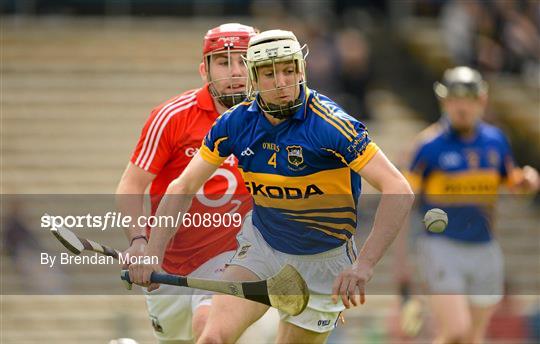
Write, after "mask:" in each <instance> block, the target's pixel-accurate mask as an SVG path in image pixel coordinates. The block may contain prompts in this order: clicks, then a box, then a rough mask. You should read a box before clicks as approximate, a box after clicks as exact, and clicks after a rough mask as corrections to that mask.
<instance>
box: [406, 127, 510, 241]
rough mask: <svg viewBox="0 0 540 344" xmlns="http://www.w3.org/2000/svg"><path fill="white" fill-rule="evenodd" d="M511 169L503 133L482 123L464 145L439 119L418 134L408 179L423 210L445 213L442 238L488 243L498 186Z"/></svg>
mask: <svg viewBox="0 0 540 344" xmlns="http://www.w3.org/2000/svg"><path fill="white" fill-rule="evenodd" d="M509 166H513V158H512V154H511V151H510V146H509V144H508V141H507V139H506V137H505V135H504V133H503V132H502V131H501V130H500V129H498V128H496V127H493V126H491V125H488V124H486V123H484V122H481V123H479V124H478V126H477V128H476V135H475V137H474V138H471V139H470V140H463V139H462V138H460V137H459V136H458V134H457V133H456V132H455V131H454V130H452V129H451V127H450V125H449V123H448V121H447V120H446V119H445V118H443V119H441V121H439V122H438V123H435V124H433V125H432V126H430V127H429V128H428V129H426V130H424V132H423V133H421V134H420V138H419V145H418V147H417V148H416V150H415V152H414V155H413V159H412V163H411V165H410V166H409V174H408V179H409V182H410V183H411V186H412V188H413V190H414V191H415V193H420V194H421V203H422V210H423V211H424V212H425V211H427V210H428V209H431V208H435V207H436V208H441V209H443V210H444V211H446V212H447V214H448V226H447V228H446V230H445V231H444V232H442V233H438V234H435V233H431V232H427V233H428V234H430V235H443V236H446V237H449V238H452V239H455V240H460V241H466V242H486V241H489V240H491V238H492V232H491V228H492V226H493V212H494V207H495V202H496V200H497V194H498V189H499V186H500V185H501V184H502V182H503V181H504V180H505V179H506V178H507V175H508V171H507V168H509Z"/></svg>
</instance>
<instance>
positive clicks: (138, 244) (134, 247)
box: [122, 238, 146, 270]
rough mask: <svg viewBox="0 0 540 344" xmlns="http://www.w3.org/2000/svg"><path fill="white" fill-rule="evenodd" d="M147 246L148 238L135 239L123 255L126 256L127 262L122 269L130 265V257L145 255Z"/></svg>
mask: <svg viewBox="0 0 540 344" xmlns="http://www.w3.org/2000/svg"><path fill="white" fill-rule="evenodd" d="M145 248H146V240H144V239H143V238H140V239H135V240H133V242H132V244H131V246H130V247H128V248H127V250H125V251H124V252H122V255H123V256H124V257H126V258H127V259H126V260H125V261H126V263H125V264H124V265H122V269H123V270H125V269H127V268H128V267H129V262H130V260H129V257H142V256H143V255H144V249H145Z"/></svg>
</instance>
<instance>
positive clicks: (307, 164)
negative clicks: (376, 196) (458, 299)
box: [130, 30, 414, 343]
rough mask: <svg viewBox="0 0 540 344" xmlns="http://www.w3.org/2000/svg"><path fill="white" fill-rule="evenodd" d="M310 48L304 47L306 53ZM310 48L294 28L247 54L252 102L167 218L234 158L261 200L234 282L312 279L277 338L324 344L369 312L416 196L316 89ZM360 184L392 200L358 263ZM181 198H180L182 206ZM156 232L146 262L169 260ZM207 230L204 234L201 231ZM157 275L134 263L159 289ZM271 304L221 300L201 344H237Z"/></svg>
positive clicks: (194, 165) (142, 279)
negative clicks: (345, 315)
mask: <svg viewBox="0 0 540 344" xmlns="http://www.w3.org/2000/svg"><path fill="white" fill-rule="evenodd" d="M304 47H305V46H304ZM304 47H301V46H300V44H299V43H298V40H297V39H296V37H295V35H294V34H293V33H292V32H289V31H282V30H270V31H265V32H263V33H260V34H259V35H256V36H254V37H253V38H252V39H251V40H250V42H249V46H248V51H247V57H246V65H247V67H248V70H249V80H250V85H251V97H250V98H249V99H248V100H246V101H245V102H243V103H241V104H239V105H238V106H236V107H234V108H232V109H231V110H230V111H228V112H226V113H224V114H223V115H222V116H221V117H220V118H218V120H217V121H216V122H215V124H214V126H213V127H212V129H211V130H210V132H209V133H208V135H207V136H206V138H205V140H204V142H203V145H202V147H201V150H200V152H199V153H198V155H196V156H195V157H194V158H193V160H192V161H191V163H190V164H189V166H188V167H187V168H186V169H185V170H184V172H183V173H182V175H181V176H180V177H178V179H176V180H175V181H174V182H172V183H171V184H170V186H169V188H168V190H167V196H166V197H165V198H164V199H163V201H162V202H161V204H160V205H159V209H158V211H157V215H158V216H161V215H173V214H174V215H176V214H177V213H178V212H185V211H186V210H187V209H188V206H189V202H190V198H191V196H189V197H179V196H178V195H193V194H194V193H196V192H197V190H198V189H199V188H200V187H201V185H203V183H204V181H205V180H206V179H208V178H209V177H210V176H211V175H212V173H213V172H214V171H215V170H216V168H217V167H218V166H219V165H220V164H221V163H222V161H223V160H224V159H227V157H229V156H230V155H231V154H233V155H234V156H236V158H238V165H239V170H240V171H241V173H242V176H243V178H244V180H245V184H246V187H247V188H248V190H249V191H250V192H251V194H252V196H253V201H254V206H253V212H252V214H249V215H248V216H246V218H245V219H244V224H243V227H242V231H241V232H240V233H239V235H238V237H237V238H238V242H239V247H238V250H237V252H236V254H235V256H234V257H233V259H232V260H231V262H230V264H229V265H228V267H227V268H226V269H225V271H224V275H223V276H224V279H226V280H236V281H239V280H242V281H245V280H260V279H266V278H269V277H270V276H272V275H274V274H275V273H276V272H277V271H279V269H280V268H281V267H282V266H284V265H285V264H291V265H293V266H294V267H295V268H296V269H297V270H298V271H299V272H300V273H301V274H302V276H303V277H304V279H305V280H306V282H307V284H308V287H309V290H310V294H311V295H310V301H309V304H308V307H307V308H306V310H305V311H304V312H302V313H301V314H300V315H297V316H289V315H287V314H281V321H280V324H279V330H278V333H277V339H276V341H277V342H279V343H293V342H294V343H297V342H302V343H304V342H305V343H324V342H325V341H326V339H327V337H328V335H329V333H330V331H331V330H332V329H333V328H334V327H335V323H336V321H337V319H338V316H339V314H340V312H342V311H343V310H344V309H345V308H349V307H351V306H356V305H358V304H359V303H364V298H365V286H366V283H367V282H368V281H369V280H370V279H371V277H372V274H373V269H374V267H375V264H377V262H378V261H379V260H380V259H381V257H382V256H383V254H384V253H385V251H386V249H387V248H388V246H389V245H390V243H391V242H392V241H393V239H394V237H395V236H396V234H397V232H398V231H399V228H400V227H401V224H402V222H403V221H404V219H405V218H406V216H407V214H408V212H409V211H410V208H411V206H412V202H413V199H414V195H413V193H412V190H411V189H410V186H409V184H408V183H407V181H406V179H405V178H404V177H403V176H402V175H401V173H400V172H399V171H398V170H397V169H396V168H395V167H394V165H392V163H391V162H390V161H389V160H388V159H387V158H386V157H385V155H384V154H383V153H382V151H381V150H380V149H379V148H378V147H377V145H376V144H375V143H374V142H372V141H371V139H370V137H369V135H368V133H367V131H366V128H365V127H364V125H363V124H362V123H360V122H358V121H357V120H355V119H354V118H353V117H351V116H349V115H347V114H346V113H345V112H344V111H343V110H342V109H341V108H340V107H339V106H338V105H337V104H335V103H334V102H332V101H331V100H330V99H328V98H327V97H325V96H323V95H322V94H319V93H318V92H316V91H314V90H310V89H309V88H308V87H307V86H306V75H305V60H304V58H305V56H304V53H303V49H304ZM361 177H362V178H364V179H365V180H367V181H368V182H369V183H370V184H371V185H373V186H374V187H376V188H377V189H379V190H380V191H381V192H382V194H383V195H382V198H381V201H380V204H379V208H378V211H377V215H376V217H375V220H374V224H373V228H372V231H371V234H370V235H369V237H368V239H367V240H366V243H365V244H364V246H363V247H362V249H361V250H360V253H359V254H357V251H356V247H355V245H354V232H355V230H356V225H357V209H356V208H357V204H358V197H359V196H360V189H361ZM175 196H176V197H175ZM166 229H168V230H157V231H154V232H153V235H152V236H151V237H150V241H149V243H148V245H147V246H146V251H145V253H146V255H149V256H153V255H156V256H158V257H162V255H163V251H164V249H165V247H166V245H167V242H168V240H169V238H170V237H171V235H172V233H171V232H174V230H175V229H174V228H166ZM201 230H204V229H201ZM158 268H159V267H157V266H151V265H131V266H130V275H131V276H132V279H133V281H134V282H137V283H140V284H142V285H149V289H152V288H155V287H156V286H155V285H154V284H150V283H149V276H150V273H151V272H152V271H154V270H157V269H158ZM267 308H268V307H267V306H265V305H262V304H259V303H255V302H252V301H248V300H245V299H240V298H236V297H233V296H227V295H217V296H214V299H213V304H212V308H211V311H210V315H209V319H208V325H209V326H208V327H207V328H206V329H205V331H204V332H203V334H202V336H201V337H200V342H203V343H233V342H235V341H236V340H237V339H238V337H239V336H240V335H241V334H242V332H243V331H244V330H245V329H246V328H247V327H248V326H249V325H250V324H251V323H253V322H254V321H256V320H257V319H258V318H259V317H261V316H262V315H263V314H264V313H265V311H266V310H267Z"/></svg>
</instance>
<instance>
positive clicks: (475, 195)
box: [424, 170, 502, 204]
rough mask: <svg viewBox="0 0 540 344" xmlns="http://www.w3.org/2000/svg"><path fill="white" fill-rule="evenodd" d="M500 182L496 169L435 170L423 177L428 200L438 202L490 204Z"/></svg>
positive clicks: (494, 198) (494, 197)
mask: <svg viewBox="0 0 540 344" xmlns="http://www.w3.org/2000/svg"><path fill="white" fill-rule="evenodd" d="M501 182H502V178H501V176H500V175H499V173H498V172H497V171H496V170H473V171H463V172H457V173H444V172H441V171H437V172H434V173H432V174H430V175H429V176H428V177H427V178H426V179H425V181H424V186H425V188H424V194H425V196H426V199H427V200H428V201H430V202H434V203H439V204H485V203H488V204H491V203H493V202H495V201H496V199H497V194H498V189H499V186H500V185H501Z"/></svg>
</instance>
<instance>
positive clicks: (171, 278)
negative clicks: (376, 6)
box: [120, 264, 309, 315]
mask: <svg viewBox="0 0 540 344" xmlns="http://www.w3.org/2000/svg"><path fill="white" fill-rule="evenodd" d="M120 277H121V278H122V280H124V281H125V282H126V283H128V284H131V280H130V278H129V271H128V270H122V273H121V276H120ZM150 281H151V282H152V283H161V284H169V285H176V286H180V287H189V288H197V289H203V290H209V291H214V292H217V293H222V294H228V295H233V296H237V297H241V298H244V299H248V300H251V301H255V302H259V303H262V304H265V305H268V306H271V307H274V308H276V309H279V310H281V311H283V312H285V313H287V314H290V315H298V314H300V313H302V311H303V310H304V309H305V308H306V306H307V304H308V301H309V292H308V288H307V285H306V281H304V279H303V278H302V276H301V275H300V273H299V272H298V271H296V269H295V268H294V267H292V266H291V265H289V264H287V265H285V266H284V267H283V268H281V270H279V272H278V273H277V274H275V275H274V276H272V277H270V278H268V279H266V280H262V281H250V282H230V281H221V280H210V279H202V278H193V277H185V276H178V275H172V274H167V273H158V272H153V273H152V276H151V277H150Z"/></svg>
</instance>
